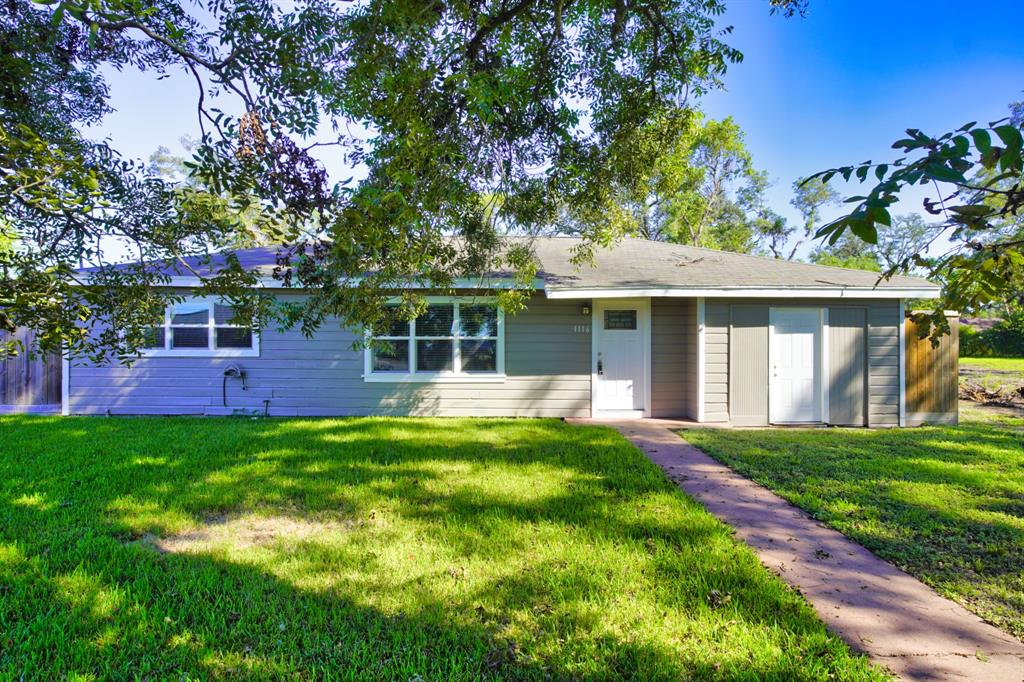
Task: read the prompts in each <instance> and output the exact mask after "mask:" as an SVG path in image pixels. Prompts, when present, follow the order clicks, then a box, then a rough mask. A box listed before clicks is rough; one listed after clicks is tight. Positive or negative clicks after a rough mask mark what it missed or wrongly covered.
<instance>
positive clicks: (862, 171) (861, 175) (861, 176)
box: [857, 166, 869, 182]
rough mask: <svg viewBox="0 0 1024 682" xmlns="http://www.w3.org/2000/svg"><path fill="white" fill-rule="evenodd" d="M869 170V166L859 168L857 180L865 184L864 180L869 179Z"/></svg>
mask: <svg viewBox="0 0 1024 682" xmlns="http://www.w3.org/2000/svg"><path fill="white" fill-rule="evenodd" d="M868 170H869V168H868V167H867V166H861V167H860V168H858V169H857V179H858V180H860V181H861V182H864V180H866V179H867V177H868Z"/></svg>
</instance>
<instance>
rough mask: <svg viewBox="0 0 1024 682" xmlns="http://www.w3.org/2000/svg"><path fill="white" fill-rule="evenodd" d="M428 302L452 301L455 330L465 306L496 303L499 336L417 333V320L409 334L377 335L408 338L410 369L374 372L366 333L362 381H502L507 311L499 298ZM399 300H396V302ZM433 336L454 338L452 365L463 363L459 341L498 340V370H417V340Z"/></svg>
mask: <svg viewBox="0 0 1024 682" xmlns="http://www.w3.org/2000/svg"><path fill="white" fill-rule="evenodd" d="M426 300H427V303H428V304H451V305H453V306H454V310H453V320H452V325H453V327H454V328H455V329H456V330H459V329H460V325H459V321H460V312H459V310H460V307H461V306H462V305H494V306H495V307H496V308H497V311H498V319H497V329H496V330H495V333H496V336H486V337H471V336H466V337H463V336H455V335H453V336H416V320H412V321H410V323H409V336H378V337H374V338H378V339H383V340H388V339H398V340H406V339H407V340H408V341H409V371H408V372H374V371H373V351H372V349H371V348H370V347H369V343H368V342H369V340H370V336H369V335H367V339H366V340H367V345H366V347H365V348H364V349H363V381H364V382H366V383H389V384H445V383H450V384H500V383H504V382H505V379H506V378H507V377H506V376H505V311H504V310H502V309H501V306H499V305H497V299H496V298H494V297H493V296H471V297H465V296H427V297H426ZM396 302H397V301H396ZM430 339H445V340H447V339H451V340H452V342H453V343H452V346H453V350H452V367H460V366H461V364H462V363H461V359H462V358H461V356H460V354H461V352H462V350H461V348H460V344H459V341H460V340H463V339H466V340H473V339H481V340H487V339H495V340H496V341H497V351H496V355H497V358H496V359H495V363H496V371H495V372H461V371H458V370H452V371H450V372H417V371H416V341H417V340H430Z"/></svg>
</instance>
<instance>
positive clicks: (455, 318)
mask: <svg viewBox="0 0 1024 682" xmlns="http://www.w3.org/2000/svg"><path fill="white" fill-rule="evenodd" d="M503 326H504V313H503V312H502V311H501V309H500V308H498V306H497V304H496V303H494V302H493V301H491V300H487V299H465V300H457V299H455V300H453V299H434V298H431V299H428V305H427V309H426V311H424V313H423V314H422V315H420V316H419V317H417V318H416V319H415V320H412V321H410V322H402V321H396V322H394V323H393V324H392V325H391V328H390V329H388V330H386V333H385V334H379V335H377V336H374V337H372V338H371V339H370V341H369V343H368V345H367V349H366V368H365V374H364V378H365V379H366V381H501V380H503V379H504V375H505V357H504V351H505V343H504V338H503V336H504V335H503V333H502V329H503Z"/></svg>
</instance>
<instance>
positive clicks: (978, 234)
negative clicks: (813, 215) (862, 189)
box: [813, 119, 1024, 333]
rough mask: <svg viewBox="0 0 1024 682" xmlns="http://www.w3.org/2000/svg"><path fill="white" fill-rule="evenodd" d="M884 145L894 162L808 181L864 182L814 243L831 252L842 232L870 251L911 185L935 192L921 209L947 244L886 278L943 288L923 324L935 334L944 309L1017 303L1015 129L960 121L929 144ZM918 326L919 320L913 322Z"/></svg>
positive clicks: (1019, 231) (1021, 271)
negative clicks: (926, 280) (928, 280)
mask: <svg viewBox="0 0 1024 682" xmlns="http://www.w3.org/2000/svg"><path fill="white" fill-rule="evenodd" d="M907 135H908V137H907V138H904V139H901V140H898V141H896V142H895V143H893V148H895V149H899V150H902V152H903V153H904V156H902V157H900V158H898V159H896V160H894V161H892V162H888V163H873V162H871V161H866V162H864V163H862V164H858V165H855V166H843V167H840V168H833V169H831V170H828V171H823V172H821V173H818V174H817V175H815V176H813V179H820V180H821V181H822V182H828V181H829V180H830V179H832V178H833V177H836V176H841V177H842V178H844V179H845V180H851V179H853V178H856V180H858V181H859V182H862V183H863V182H868V181H869V179H870V182H873V183H874V187H872V189H871V190H870V191H869V192H868V193H867V194H865V195H861V196H854V197H850V198H849V199H847V200H846V201H847V202H848V203H851V204H853V205H854V208H853V210H852V211H851V212H850V213H848V214H846V215H844V216H842V217H840V218H838V219H837V220H834V221H832V222H831V223H829V224H828V225H825V226H824V227H822V228H821V229H820V230H819V231H818V232H817V236H818V237H823V238H826V239H827V240H828V243H829V244H835V243H836V242H837V241H838V240H839V239H840V238H841V237H842V236H843V235H844V234H845V233H847V232H849V233H852V234H853V235H855V236H856V237H858V238H860V239H862V240H864V241H866V242H868V243H869V244H876V243H878V242H879V230H880V229H881V228H882V227H884V226H889V225H891V224H892V218H891V216H890V213H889V209H890V207H891V206H892V205H893V204H895V203H896V202H897V201H898V200H899V196H900V193H901V192H902V191H903V190H904V189H906V188H908V187H912V186H915V185H916V186H925V187H929V188H934V189H935V193H936V194H935V195H934V196H930V197H928V198H926V199H925V200H924V210H925V211H926V212H927V213H928V214H929V215H932V216H935V217H936V218H937V219H939V220H940V222H939V223H938V225H937V232H938V233H940V234H942V235H944V236H945V237H946V238H947V239H948V240H949V241H950V242H951V243H952V245H953V247H952V249H951V250H949V251H948V252H946V253H944V254H941V255H939V256H937V257H935V258H931V259H925V258H924V257H923V256H922V255H921V254H919V253H917V252H909V253H907V252H904V253H902V254H900V255H899V256H898V257H897V258H896V260H895V262H894V263H892V264H891V265H890V266H889V267H888V269H887V270H886V273H885V274H886V275H891V274H893V273H895V272H909V271H911V270H912V269H913V268H921V269H922V270H924V271H925V272H927V273H928V274H930V275H931V276H933V277H935V278H936V279H940V280H941V281H942V282H943V284H944V291H943V299H942V300H941V301H939V304H938V305H937V306H936V307H935V310H934V311H933V313H932V314H931V315H930V316H929V317H928V319H929V320H930V322H931V324H933V325H935V328H936V330H937V332H938V333H943V332H945V331H947V330H948V323H947V322H946V317H945V315H944V313H943V310H944V309H954V310H965V311H970V310H977V309H981V308H984V307H987V306H991V305H994V304H1006V303H1007V302H1010V301H1013V300H1017V301H1019V300H1020V298H1021V296H1022V294H1021V291H1022V290H1024V289H1022V285H1024V250H1022V249H1024V219H1022V213H1024V155H1022V147H1024V135H1022V132H1021V124H1020V122H1019V121H1016V122H1015V121H1012V120H1010V119H1002V120H999V121H994V122H992V123H989V125H988V126H979V125H978V124H977V123H974V122H972V123H967V124H965V125H963V126H961V127H960V128H959V129H957V130H955V131H953V132H949V133H945V134H943V135H940V136H938V137H932V136H929V135H926V134H925V133H923V132H921V131H920V130H917V129H913V128H912V129H909V130H907ZM922 321H923V320H922Z"/></svg>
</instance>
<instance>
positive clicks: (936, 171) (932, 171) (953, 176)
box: [924, 163, 967, 184]
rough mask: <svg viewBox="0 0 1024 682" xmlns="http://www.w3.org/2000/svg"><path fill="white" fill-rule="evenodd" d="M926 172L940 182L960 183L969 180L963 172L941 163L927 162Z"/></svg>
mask: <svg viewBox="0 0 1024 682" xmlns="http://www.w3.org/2000/svg"><path fill="white" fill-rule="evenodd" d="M924 172H925V174H926V175H927V176H928V177H929V178H932V179H934V180H938V181H939V182H952V183H959V184H965V183H966V182H967V178H965V177H964V176H963V174H962V173H958V172H956V171H955V170H953V169H952V168H950V167H949V166H944V165H942V164H940V163H929V164H926V165H925V168H924Z"/></svg>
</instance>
